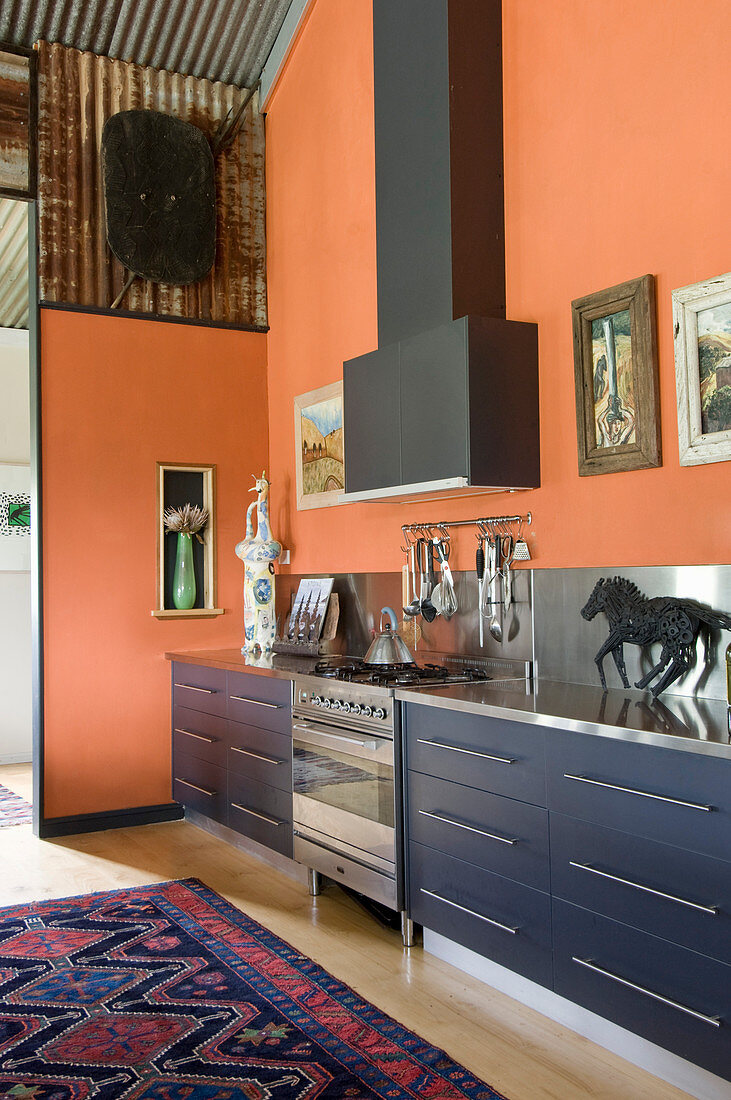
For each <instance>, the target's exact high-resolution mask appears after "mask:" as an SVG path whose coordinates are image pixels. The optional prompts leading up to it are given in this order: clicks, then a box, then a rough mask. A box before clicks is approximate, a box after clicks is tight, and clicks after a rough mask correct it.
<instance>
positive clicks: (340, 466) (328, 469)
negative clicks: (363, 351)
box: [294, 382, 345, 509]
mask: <svg viewBox="0 0 731 1100" xmlns="http://www.w3.org/2000/svg"><path fill="white" fill-rule="evenodd" d="M294 419H295V447H296V454H295V463H296V474H297V508H298V509H303V508H323V507H327V506H328V505H331V504H337V503H338V501H339V497H340V495H341V494H342V493H344V492H345V461H344V453H343V384H342V382H334V383H332V385H329V386H323V387H322V388H321V389H319V390H312V391H310V392H309V393H303V394H300V395H299V396H298V397H295V399H294Z"/></svg>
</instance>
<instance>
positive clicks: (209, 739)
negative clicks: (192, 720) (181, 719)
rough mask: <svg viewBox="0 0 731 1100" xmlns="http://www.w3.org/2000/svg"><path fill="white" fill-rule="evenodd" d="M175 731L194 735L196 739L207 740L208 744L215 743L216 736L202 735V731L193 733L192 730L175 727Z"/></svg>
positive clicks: (188, 735)
mask: <svg viewBox="0 0 731 1100" xmlns="http://www.w3.org/2000/svg"><path fill="white" fill-rule="evenodd" d="M175 733H184V734H185V736H186V737H195V738H197V740H198V741H207V742H208V744H209V745H215V743H216V741H217V740H218V738H217V737H204V736H203V734H202V733H193V731H192V730H179V729H178V728H177V726H176V727H175Z"/></svg>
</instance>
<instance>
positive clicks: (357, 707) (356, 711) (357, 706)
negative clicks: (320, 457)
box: [350, 703, 360, 714]
mask: <svg viewBox="0 0 731 1100" xmlns="http://www.w3.org/2000/svg"><path fill="white" fill-rule="evenodd" d="M350 713H351V714H360V703H353V705H352V707H351V708H350Z"/></svg>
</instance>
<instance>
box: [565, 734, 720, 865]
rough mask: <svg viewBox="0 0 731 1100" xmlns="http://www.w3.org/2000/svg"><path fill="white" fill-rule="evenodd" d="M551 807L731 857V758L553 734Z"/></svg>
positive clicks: (709, 852) (679, 844)
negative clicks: (725, 758)
mask: <svg viewBox="0 0 731 1100" xmlns="http://www.w3.org/2000/svg"><path fill="white" fill-rule="evenodd" d="M547 763H548V791H549V805H550V808H551V809H552V810H557V811H559V812H560V813H563V814H567V815H568V816H570V817H578V818H582V819H583V820H585V821H594V822H596V823H597V824H598V825H606V826H608V827H609V828H614V827H617V826H619V827H620V828H621V829H622V830H623V831H624V832H626V833H632V834H633V835H635V836H643V837H647V838H648V839H650V840H659V841H662V842H663V843H665V844H673V845H676V846H677V847H678V848H685V849H687V850H689V851H694V852H701V853H703V854H705V855H709V856H715V857H716V858H718V859H729V858H731V760H722V759H719V758H718V757H707V756H703V755H702V754H696V753H690V752H676V751H674V750H672V749H661V748H656V747H654V746H650V745H638V744H632V743H628V742H624V741H615V740H612V739H611V738H607V737H592V736H589V735H586V734H570V733H563V732H562V731H558V730H557V731H552V732H551V735H550V737H549V743H548V753H547Z"/></svg>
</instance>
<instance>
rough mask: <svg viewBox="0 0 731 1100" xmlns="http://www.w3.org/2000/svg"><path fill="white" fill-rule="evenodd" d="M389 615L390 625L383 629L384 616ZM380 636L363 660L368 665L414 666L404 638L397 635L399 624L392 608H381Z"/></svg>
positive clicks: (375, 639) (376, 638)
mask: <svg viewBox="0 0 731 1100" xmlns="http://www.w3.org/2000/svg"><path fill="white" fill-rule="evenodd" d="M384 615H388V617H389V619H390V620H391V621H390V624H389V625H388V626H387V627H386V629H385V630H384V629H383V616H384ZM379 629H380V634H378V635H377V636H376V637H375V638H374V639H373V641H372V643H371V646H370V649H369V650H368V652H367V653H366V655H365V657H364V658H363V660H364V662H365V664H367V665H413V663H414V658H413V657H412V655H411V650H410V649H409V647H408V646H407V644H406V642H405V641H404V640H403V638H400V637H399V636H398V634H397V633H396V630H397V629H398V622H397V620H396V612H395V611H394V610H393V608H392V607H382V608H381V624H380V628H379Z"/></svg>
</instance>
